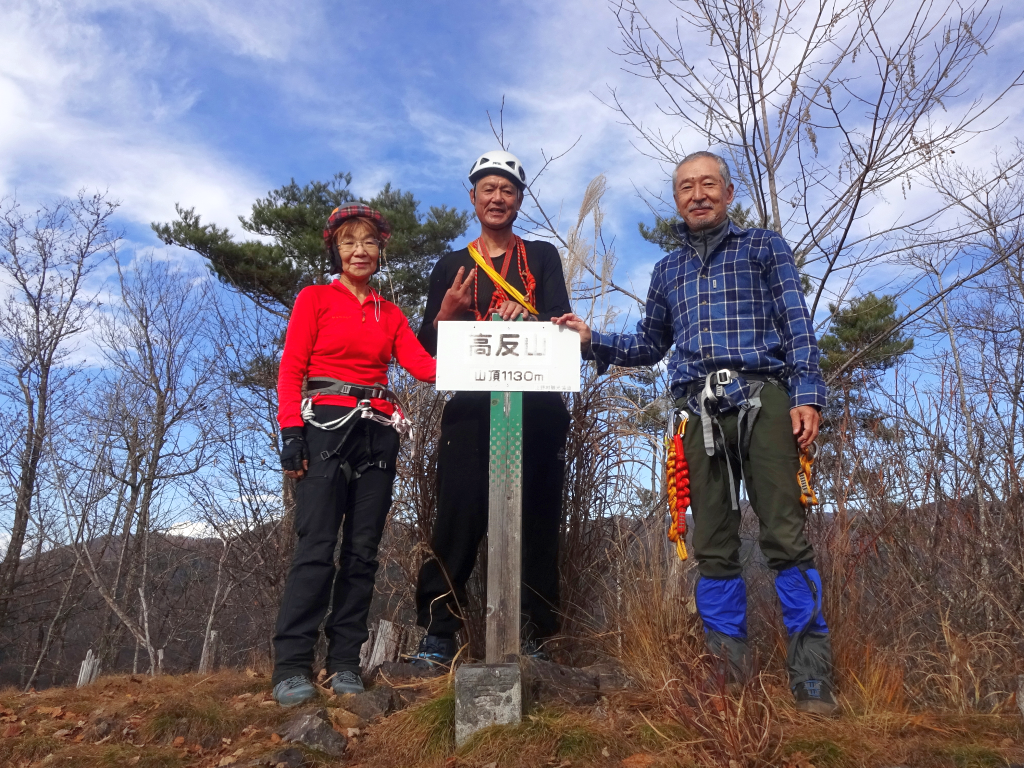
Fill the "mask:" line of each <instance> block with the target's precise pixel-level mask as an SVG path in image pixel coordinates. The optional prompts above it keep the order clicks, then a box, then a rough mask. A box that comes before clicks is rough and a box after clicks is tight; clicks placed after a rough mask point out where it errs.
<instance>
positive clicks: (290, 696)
mask: <svg viewBox="0 0 1024 768" xmlns="http://www.w3.org/2000/svg"><path fill="white" fill-rule="evenodd" d="M314 698H316V686H314V685H313V683H312V681H311V680H310V679H309V678H308V677H306V676H305V675H296V676H295V677H289V678H288V679H287V680H282V681H281V682H280V683H278V684H277V685H275V686H274V701H276V702H277V703H278V704H280V705H281V706H282V707H296V706H298V705H299V704H305V703H306V702H307V701H310V700H312V699H314Z"/></svg>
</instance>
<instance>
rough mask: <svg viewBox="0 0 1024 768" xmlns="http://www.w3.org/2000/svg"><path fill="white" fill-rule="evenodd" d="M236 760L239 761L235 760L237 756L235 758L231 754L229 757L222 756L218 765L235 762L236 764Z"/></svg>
mask: <svg viewBox="0 0 1024 768" xmlns="http://www.w3.org/2000/svg"><path fill="white" fill-rule="evenodd" d="M236 762H237V761H236V760H235V758H233V757H231V756H230V755H229V756H228V757H222V758H221V759H220V762H219V763H217V765H218V766H225V765H234V764H235V763H236Z"/></svg>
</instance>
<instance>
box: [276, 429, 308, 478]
mask: <svg viewBox="0 0 1024 768" xmlns="http://www.w3.org/2000/svg"><path fill="white" fill-rule="evenodd" d="M303 460H305V461H308V460H309V448H307V447H306V438H305V437H303V435H302V427H285V428H284V429H282V430H281V469H284V470H293V471H294V470H302V469H305V467H304V466H302V462H303Z"/></svg>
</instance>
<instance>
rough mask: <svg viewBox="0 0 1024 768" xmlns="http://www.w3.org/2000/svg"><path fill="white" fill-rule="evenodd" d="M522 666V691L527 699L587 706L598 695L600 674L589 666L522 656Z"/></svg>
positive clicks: (599, 692) (544, 702)
mask: <svg viewBox="0 0 1024 768" xmlns="http://www.w3.org/2000/svg"><path fill="white" fill-rule="evenodd" d="M522 670H523V691H524V693H525V694H526V697H527V700H528V701H531V702H537V703H540V704H550V703H555V702H558V703H562V704H569V705H572V706H590V705H593V704H596V703H597V701H598V699H599V698H600V696H601V677H600V675H599V674H598V673H597V672H594V671H592V670H591V669H589V668H583V669H578V668H576V667H566V666H563V665H561V664H555V663H554V662H551V661H541V660H539V659H531V658H524V659H523V663H522Z"/></svg>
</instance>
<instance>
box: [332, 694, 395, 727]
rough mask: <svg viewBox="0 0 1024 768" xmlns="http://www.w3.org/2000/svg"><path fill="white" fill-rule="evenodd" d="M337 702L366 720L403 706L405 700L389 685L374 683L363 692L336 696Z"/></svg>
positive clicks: (387, 713) (385, 714) (382, 715)
mask: <svg viewBox="0 0 1024 768" xmlns="http://www.w3.org/2000/svg"><path fill="white" fill-rule="evenodd" d="M338 703H339V704H340V705H341V706H342V707H344V708H345V709H347V710H348V711H349V712H351V713H353V714H355V715H358V716H359V717H361V718H363V720H366V721H367V722H369V721H370V720H374V719H375V718H378V717H387V716H388V715H390V714H391V713H392V712H395V711H397V710H399V709H402V708H403V707H405V700H404V699H403V698H402V697H401V695H399V693H398V692H397V691H395V689H394V688H392V687H391V686H390V685H375V686H374V687H373V688H371V689H370V690H368V691H364V692H363V693H347V694H345V695H344V696H341V697H339V698H338Z"/></svg>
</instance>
